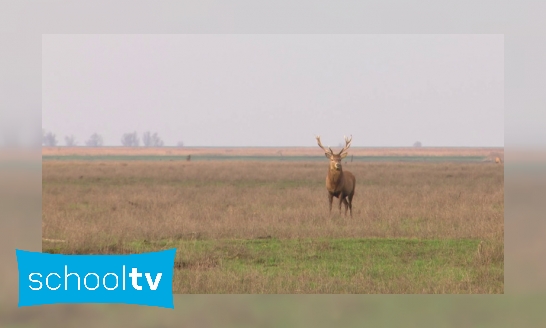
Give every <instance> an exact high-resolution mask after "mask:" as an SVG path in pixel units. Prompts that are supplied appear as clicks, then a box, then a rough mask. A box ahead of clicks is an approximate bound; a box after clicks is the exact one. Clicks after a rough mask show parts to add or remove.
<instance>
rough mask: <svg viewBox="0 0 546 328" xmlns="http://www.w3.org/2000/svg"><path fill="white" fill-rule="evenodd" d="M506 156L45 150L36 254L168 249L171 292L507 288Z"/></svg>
mask: <svg viewBox="0 0 546 328" xmlns="http://www.w3.org/2000/svg"><path fill="white" fill-rule="evenodd" d="M503 167H504V165H495V164H491V163H465V162H426V163H423V162H354V163H349V164H346V165H344V169H345V170H350V171H351V172H353V173H354V175H355V176H356V179H357V186H356V194H355V198H354V201H353V209H354V216H353V217H352V218H351V217H344V216H340V215H339V212H338V210H337V202H336V203H335V205H336V206H334V209H336V211H333V213H332V215H329V214H328V202H327V196H326V189H325V185H324V184H325V183H324V179H325V176H326V170H327V160H326V159H324V161H323V162H318V161H313V162H300V161H293V162H279V161H276V162H264V161H263V162H257V161H201V162H193V161H192V162H186V161H138V160H133V161H116V160H109V161H101V160H97V161H55V160H49V161H44V162H43V166H42V175H43V176H42V180H43V182H42V190H43V196H42V220H43V226H42V235H43V238H44V239H43V251H44V252H50V253H64V254H89V253H91V254H109V253H119V254H126V253H136V252H145V251H155V250H161V249H168V248H177V249H178V251H177V258H176V261H175V262H176V263H175V276H174V282H173V287H174V292H175V293H503V291H504V244H503V239H504V175H503Z"/></svg>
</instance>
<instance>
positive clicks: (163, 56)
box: [42, 34, 504, 147]
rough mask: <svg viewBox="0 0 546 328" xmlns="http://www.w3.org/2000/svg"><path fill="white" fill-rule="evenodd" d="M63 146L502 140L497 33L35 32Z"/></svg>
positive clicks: (50, 125)
mask: <svg viewBox="0 0 546 328" xmlns="http://www.w3.org/2000/svg"><path fill="white" fill-rule="evenodd" d="M42 127H43V128H44V129H45V130H46V131H52V132H53V133H55V134H56V135H57V140H59V144H61V145H64V137H65V136H66V135H74V136H75V137H76V141H77V142H78V144H79V145H83V144H84V142H85V140H87V139H88V138H89V136H90V135H91V134H92V133H94V132H97V133H99V134H101V135H102V136H103V138H104V142H105V145H108V146H117V145H120V144H121V137H122V135H123V134H124V133H126V132H133V131H136V132H138V134H139V136H140V137H142V133H143V132H145V131H148V130H149V131H151V132H158V134H159V135H160V137H161V138H162V139H163V140H164V142H165V145H167V146H174V145H176V143H177V142H179V141H182V142H184V144H185V145H187V146H218V147H221V146H315V145H316V142H315V139H314V137H313V136H314V135H317V134H318V135H321V136H322V141H323V143H324V144H329V145H331V146H337V145H338V144H339V143H341V142H343V136H344V135H350V134H352V135H353V146H362V147H398V146H412V145H413V143H414V142H415V141H421V142H422V144H423V146H449V147H456V146H464V147H481V146H485V147H487V146H493V147H503V146H504V38H503V36H502V35H308V34H306V35H233V34H231V35H203V34H200V35H153V34H150V35H134V34H128V35H89V34H87V35H77V34H75V35H66V34H64V35H60V34H59V35H43V36H42Z"/></svg>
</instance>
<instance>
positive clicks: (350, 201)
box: [349, 194, 354, 217]
mask: <svg viewBox="0 0 546 328" xmlns="http://www.w3.org/2000/svg"><path fill="white" fill-rule="evenodd" d="M353 196H354V194H350V195H349V210H350V212H351V217H353Z"/></svg>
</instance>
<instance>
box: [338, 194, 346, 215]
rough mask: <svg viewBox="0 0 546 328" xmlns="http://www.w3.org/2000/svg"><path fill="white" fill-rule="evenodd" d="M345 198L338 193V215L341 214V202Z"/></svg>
mask: <svg viewBox="0 0 546 328" xmlns="http://www.w3.org/2000/svg"><path fill="white" fill-rule="evenodd" d="M344 199H345V196H344V195H343V194H339V215H340V216H341V203H343V200H344Z"/></svg>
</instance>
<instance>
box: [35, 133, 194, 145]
mask: <svg viewBox="0 0 546 328" xmlns="http://www.w3.org/2000/svg"><path fill="white" fill-rule="evenodd" d="M64 141H65V145H66V146H68V147H74V146H77V145H78V142H77V141H76V137H74V136H73V135H70V136H65V138H64ZM57 144H58V141H57V136H56V135H55V134H54V133H53V132H47V131H46V130H44V129H42V146H46V147H56V146H57ZM103 144H104V142H103V139H102V136H101V135H100V134H98V133H93V134H92V135H91V136H90V137H89V139H87V141H85V146H87V147H101V146H103ZM121 144H122V145H123V146H124V147H139V146H140V138H139V136H138V134H137V132H136V131H135V132H130V133H124V134H123V136H122V137H121ZM142 145H143V146H144V147H163V146H164V142H163V140H162V139H161V137H159V135H158V134H157V132H154V133H152V132H150V131H146V132H144V133H143V134H142ZM176 146H177V147H184V143H183V142H182V141H179V142H178V143H177V145H176Z"/></svg>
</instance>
